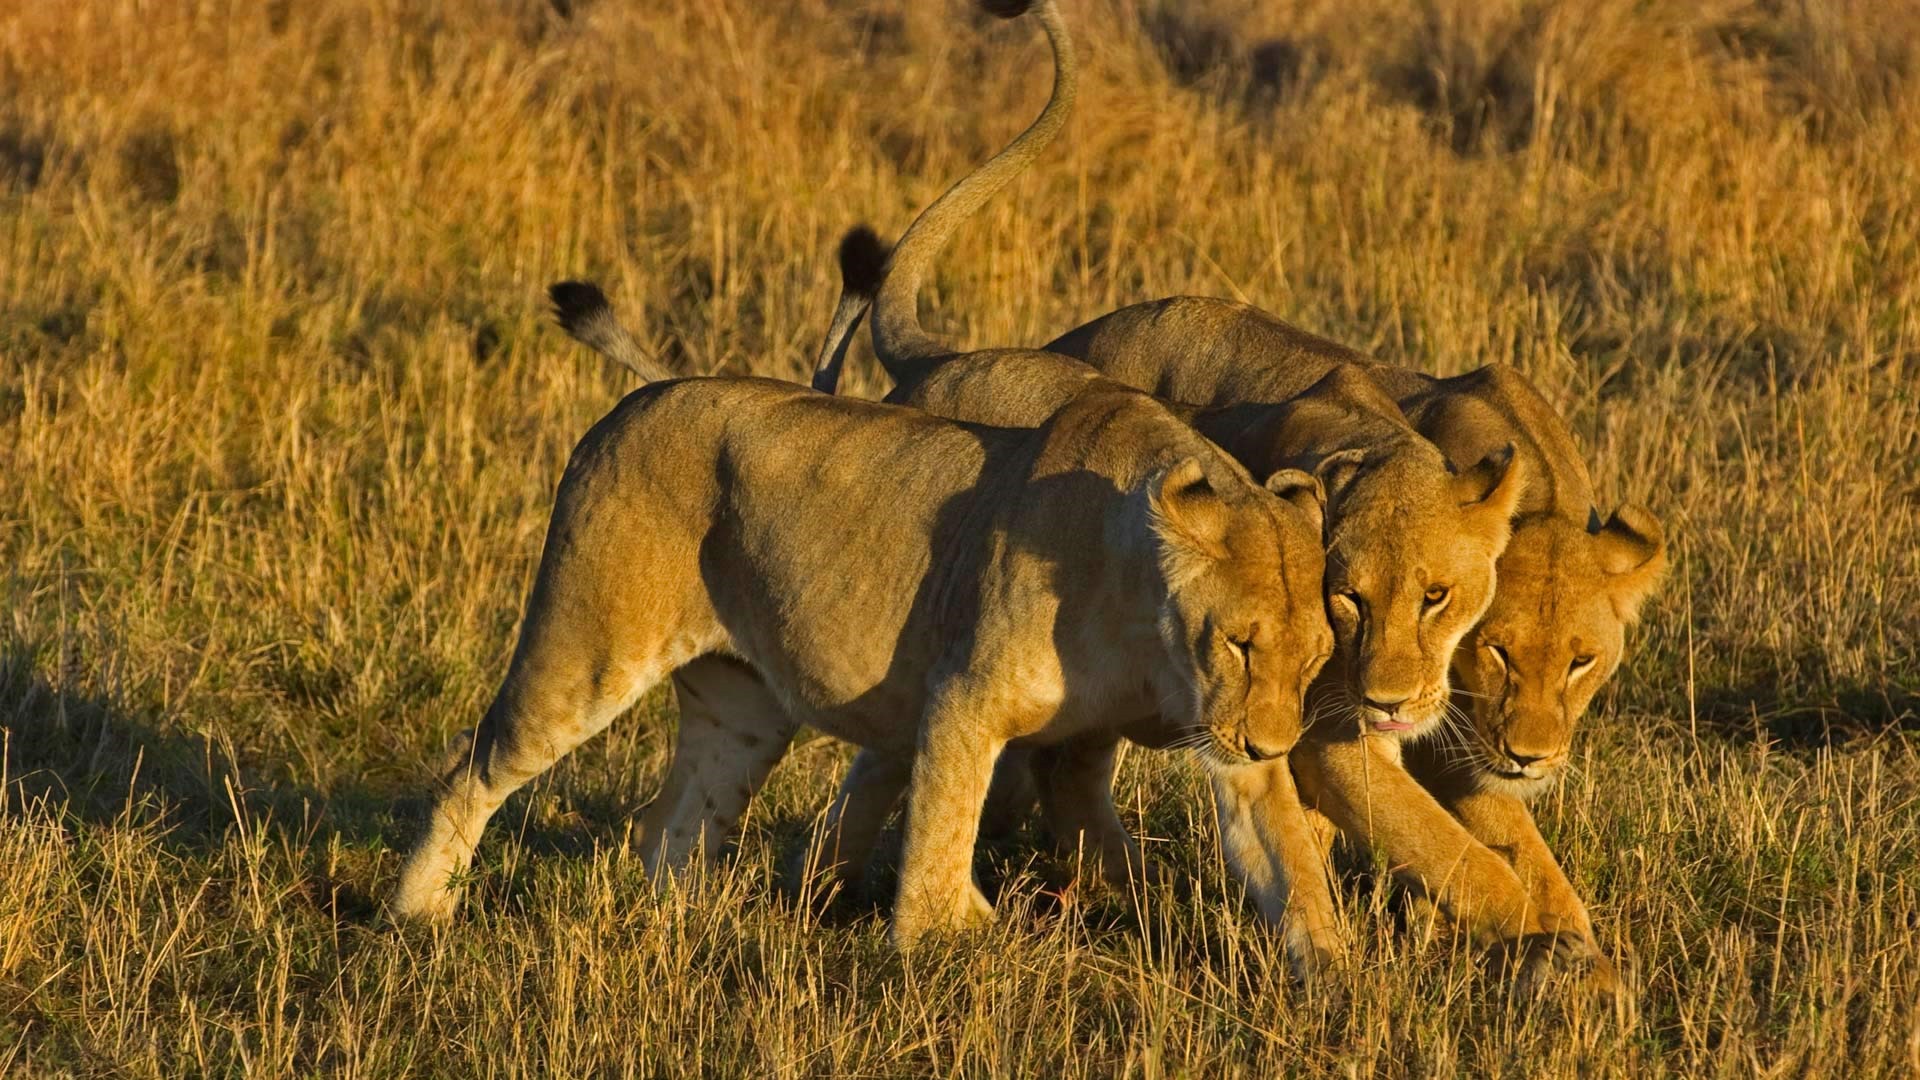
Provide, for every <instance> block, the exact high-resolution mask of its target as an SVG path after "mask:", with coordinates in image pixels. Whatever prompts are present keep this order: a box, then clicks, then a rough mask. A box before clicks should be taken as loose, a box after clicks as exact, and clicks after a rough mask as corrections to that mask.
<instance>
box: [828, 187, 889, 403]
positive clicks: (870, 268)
mask: <svg viewBox="0 0 1920 1080" xmlns="http://www.w3.org/2000/svg"><path fill="white" fill-rule="evenodd" d="M887 255H888V251H887V245H886V242H885V241H883V240H881V239H880V237H879V235H878V234H876V233H875V232H874V231H873V229H871V228H869V227H868V226H865V225H856V226H854V227H853V228H851V229H849V230H847V235H845V236H843V237H841V238H840V301H839V302H838V303H836V304H835V305H834V306H833V321H832V322H831V323H829V324H827V337H826V340H825V341H822V342H821V343H820V356H819V359H817V360H816V361H815V362H814V365H813V388H814V389H815V390H818V391H820V392H821V393H823V394H831V393H833V392H834V390H835V389H837V388H838V387H839V385H840V367H841V365H842V364H844V363H846V360H847V348H848V346H850V345H852V344H853V334H854V331H856V330H858V329H860V318H861V316H863V315H865V314H866V313H867V308H869V307H872V306H873V294H874V290H876V289H878V288H879V287H880V279H881V278H883V277H885V276H886V272H887Z"/></svg>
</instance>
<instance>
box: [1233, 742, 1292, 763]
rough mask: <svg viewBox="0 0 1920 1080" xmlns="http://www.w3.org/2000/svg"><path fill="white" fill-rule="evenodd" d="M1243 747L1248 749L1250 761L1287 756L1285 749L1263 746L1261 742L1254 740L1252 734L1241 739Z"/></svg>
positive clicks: (1269, 759) (1270, 759)
mask: <svg viewBox="0 0 1920 1080" xmlns="http://www.w3.org/2000/svg"><path fill="white" fill-rule="evenodd" d="M1241 749H1242V750H1245V751H1246V754H1247V760H1248V761H1272V760H1273V759H1274V758H1277V757H1285V756H1287V752H1286V751H1285V750H1274V749H1271V748H1269V747H1265V746H1261V745H1260V744H1259V743H1257V742H1254V741H1253V738H1252V736H1248V737H1247V738H1246V739H1244V740H1242V741H1241Z"/></svg>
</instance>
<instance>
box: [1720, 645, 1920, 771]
mask: <svg viewBox="0 0 1920 1080" xmlns="http://www.w3.org/2000/svg"><path fill="white" fill-rule="evenodd" d="M1763 672H1764V674H1762V675H1760V676H1757V677H1754V678H1749V679H1745V680H1742V681H1741V682H1739V683H1737V684H1734V685H1725V686H1712V687H1703V688H1702V689H1701V690H1700V692H1699V698H1698V702H1697V708H1698V713H1699V720H1700V723H1701V725H1702V727H1703V728H1710V729H1712V730H1713V731H1715V732H1716V733H1718V734H1721V735H1724V736H1727V737H1731V738H1736V739H1739V738H1745V739H1752V738H1758V737H1762V736H1764V737H1765V738H1767V739H1770V740H1772V741H1773V742H1774V743H1776V744H1778V746H1779V748H1780V749H1782V750H1787V751H1794V750H1809V751H1811V750H1821V749H1837V748H1841V747H1846V746H1849V745H1851V744H1854V743H1856V742H1859V741H1862V740H1871V739H1875V738H1878V737H1880V736H1882V735H1887V734H1892V733H1896V732H1904V733H1907V734H1920V683H1911V684H1906V685H1903V684H1902V683H1901V682H1900V681H1898V680H1897V679H1896V678H1885V679H1879V680H1871V679H1859V678H1849V677H1846V676H1843V675H1840V674H1839V673H1837V672H1835V671H1834V670H1833V667H1832V665H1831V664H1830V663H1829V662H1828V661H1827V658H1826V657H1824V656H1822V655H1819V654H1817V653H1805V654H1801V655H1799V656H1795V657H1792V658H1788V657H1785V656H1781V657H1777V658H1775V659H1774V660H1773V661H1772V662H1769V663H1767V664H1765V665H1764V666H1763ZM1788 673H1792V676H1791V677H1789V675H1788Z"/></svg>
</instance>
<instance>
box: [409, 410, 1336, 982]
mask: <svg viewBox="0 0 1920 1080" xmlns="http://www.w3.org/2000/svg"><path fill="white" fill-rule="evenodd" d="M1300 515H1301V511H1300V510H1299V509H1297V508H1296V507H1294V506H1293V505H1292V504H1290V503H1288V502H1287V501H1285V500H1283V499H1280V498H1278V497H1276V496H1275V495H1273V494H1272V493H1270V492H1268V491H1266V490H1265V489H1263V488H1261V487H1259V486H1258V485H1256V484H1254V483H1253V482H1252V481H1251V480H1250V479H1249V478H1248V476H1247V474H1246V472H1245V470H1243V469H1241V468H1240V467H1239V466H1238V465H1236V464H1235V463H1234V462H1233V461H1232V460H1231V459H1229V458H1227V457H1226V456H1225V455H1224V454H1221V453H1220V452H1219V451H1218V450H1216V449H1215V448H1214V447H1213V446H1212V445H1210V444H1209V443H1207V442H1206V441H1205V440H1204V439H1201V438H1199V437H1198V436H1196V435H1195V434H1193V432H1192V430H1191V429H1190V428H1188V427H1187V426H1186V425H1185V424H1182V423H1180V422H1179V421H1178V420H1177V419H1175V418H1174V417H1172V416H1170V415H1168V414H1167V412H1166V410H1164V409H1162V408H1161V407H1160V406H1158V405H1157V404H1155V403H1154V401H1153V400H1152V399H1151V398H1149V397H1147V396H1146V395H1144V394H1141V393H1138V392H1137V391H1133V390H1127V389H1124V388H1111V387H1108V388H1102V389H1099V390H1096V391H1094V392H1090V393H1088V394H1085V395H1082V396H1081V397H1079V398H1076V399H1075V400H1074V401H1072V402H1070V403H1068V404H1067V405H1066V406H1065V407H1063V408H1062V409H1060V410H1059V412H1057V413H1056V414H1055V415H1054V416H1053V417H1052V418H1051V419H1050V420H1049V421H1048V422H1047V423H1046V424H1045V425H1043V426H1041V427H1039V428H1037V429H1030V430H1004V429H994V428H983V427H976V426H970V425H963V424H957V423H953V422H950V421H946V420H940V419H936V418H934V417H930V416H928V415H926V414H924V413H920V412H916V411H913V410H909V409H902V408H896V407H891V406H886V405H879V404H873V403H867V402H858V401H849V400H844V399H838V398H832V397H828V396H825V395H822V394H818V393H815V392H814V391H812V390H808V389H806V388H803V387H798V386H794V385H791V384H786V383H780V382H774V381H770V380H765V379H748V378H702V379H683V380H676V381H670V382H663V383H655V384H653V385H650V386H648V387H646V388H644V389H642V390H639V391H637V392H635V393H634V394H632V395H629V396H628V397H627V398H626V400H624V401H623V402H621V403H620V405H619V406H618V407H616V408H615V409H614V411H613V412H612V413H610V414H609V415H608V416H607V417H606V418H605V419H603V420H601V421H600V422H599V423H598V424H596V425H595V426H594V427H593V429H592V430H591V431H589V432H588V433H587V435H586V437H585V438H584V439H582V440H581V442H580V444H579V446H578V447H577V448H576V449H575V450H574V453H573V456H572V458H571V460H570V461H569V462H568V465H567V470H566V473H565V476H564V477H563V479H562V480H561V483H560V489H559V492H558V494H557V495H556V497H555V505H554V512H553V519H552V523H551V525H550V527H549V530H548V534H547V541H546V549H545V551H544V553H543V555H542V557H541V564H540V570H539V574H538V576H537V578H536V581H535V584H534V588H533V593H532V596H531V598H530V599H529V601H528V604H527V612H526V618H525V621H524V622H523V624H522V627H521V631H520V641H519V645H518V646H517V647H516V648H515V650H514V655H513V660H512V663H511V665H510V667H509V669H508V673H507V678H506V681H505V683H504V684H503V685H502V686H501V689H500V692H499V695H498V696H497V697H496V698H495V700H494V703H493V706H492V707H491V708H490V709H489V710H488V711H487V714H486V716H485V717H484V719H482V721H481V723H480V726H479V728H478V729H477V730H476V731H475V732H474V733H473V734H472V737H471V739H470V740H469V741H467V742H465V743H464V744H463V745H462V746H461V747H460V748H459V749H458V750H457V751H456V753H455V754H454V755H453V760H452V761H451V762H450V764H449V766H448V768H447V770H446V772H445V773H444V775H443V777H442V788H441V792H440V795H439V798H438V800H437V803H436V805H435V807H434V809H433V811H432V813H431V817H430V820H429V823H428V826H427V830H426V833H425V835H424V836H423V837H422V839H421V840H420V842H419V844H418V846H417V847H416V848H415V850H414V852H413V854H412V856H411V857H410V858H409V859H408V861H407V864H406V867H405V869H404V871H403V873H402V876H401V880H400V883H399V887H398V890H397V892H396V894H395V896H394V898H393V903H392V906H393V909H394V910H395V911H396V912H398V913H400V914H402V915H424V916H445V915H447V914H448V913H449V912H450V911H451V908H452V905H453V904H454V902H455V899H456V891H457V887H456V885H455V884H454V882H453V880H452V877H453V875H455V874H456V873H458V872H459V871H461V870H463V869H464V868H465V867H466V866H467V864H468V862H469V860H470V859H471V857H472V853H473V846H474V842H475V841H476V840H477V839H478V836H479V833H480V831H481V829H482V827H483V826H484V825H485V824H486V822H487V819H488V818H489V817H490V816H491V815H492V814H493V812H494V811H495V810H496V809H497V808H498V807H499V806H500V804H501V802H502V800H504V799H505V798H506V796H507V795H508V794H509V793H511V792H512V791H514V790H515V789H516V788H518V787H520V786H521V785H522V784H524V783H526V782H527V781H528V780H530V779H532V778H533V777H534V776H536V775H538V774H539V773H540V772H542V771H544V770H545V769H546V768H548V767H549V766H551V765H552V764H553V763H554V762H555V761H556V760H558V759H559V758H560V756H561V755H563V754H565V753H566V752H568V751H569V750H571V749H573V748H574V747H575V746H577V745H579V744H580V743H581V742H582V741H584V740H585V739H587V738H588V737H590V736H592V735H593V734H595V733H596V732H598V731H599V730H600V729H601V728H603V727H605V726H606V725H607V724H608V723H609V722H610V721H611V720H612V719H613V718H614V717H615V716H617V715H619V713H620V712H621V711H622V710H624V709H625V708H626V707H627V706H628V705H630V704H631V703H632V702H633V701H634V700H635V699H636V698H638V697H639V696H640V695H641V694H642V693H644V692H645V691H646V690H647V689H648V688H650V687H651V686H653V685H655V684H656V683H658V682H659V681H660V680H661V679H663V678H666V677H667V676H668V675H670V674H673V673H675V672H679V673H680V674H681V675H682V676H683V677H684V678H688V679H690V680H691V681H692V685H694V686H695V687H696V693H698V688H699V687H701V686H705V687H711V688H715V690H716V692H715V693H714V694H713V695H712V697H713V699H714V700H712V701H710V702H709V704H710V705H711V706H712V707H711V708H709V709H704V710H690V711H689V712H687V713H686V714H685V715H683V717H682V725H681V728H680V732H679V736H678V740H677V743H676V747H675V752H674V760H673V765H672V767H671V770H670V772H669V774H668V776H667V779H666V782H665V785H664V787H663V789H662V794H661V795H660V796H659V797H658V798H656V799H655V800H654V802H653V804H652V805H651V806H650V807H649V808H648V811H647V813H646V815H645V821H644V823H643V834H642V836H643V843H644V844H645V849H644V850H645V854H646V862H647V866H648V869H649V870H650V871H653V872H658V871H660V870H663V869H667V868H672V867H676V866H680V865H683V864H684V863H685V861H686V860H687V859H688V858H689V857H690V856H691V854H692V853H693V851H694V850H695V849H696V848H697V847H698V846H699V845H701V844H702V843H705V844H706V845H707V846H708V849H709V850H711V849H712V847H714V846H716V845H717V843H718V841H719V840H720V838H721V835H722V834H723V833H724V831H725V830H726V829H728V828H729V827H730V826H731V825H732V824H733V823H734V821H735V820H736V818H737V817H738V815H739V814H740V813H741V811H742V810H743V809H744V808H745V806H746V803H747V801H748V799H749V798H750V797H751V796H752V794H753V792H754V790H755V789H756V788H758V787H759V785H760V784H761V782H762V781H763V780H764V779H765V777H766V775H767V773H768V771H769V770H770V769H771V768H772V767H773V765H774V764H775V763H776V762H777V761H778V760H779V759H780V757H781V755H782V753H783V752H784V749H785V747H786V744H787V741H788V739H789V737H790V736H791V735H792V734H793V732H794V730H795V729H796V727H797V726H798V725H800V724H809V725H812V726H814V727H817V728H819V729H820V730H823V731H826V732H829V733H831V734H834V735H837V736H839V737H841V738H844V739H847V740H849V741H851V742H855V743H858V744H860V745H861V746H865V747H870V748H872V749H873V750H874V751H876V752H877V753H879V754H881V755H883V756H885V757H888V758H892V759H895V760H899V761H903V762H904V761H911V763H912V765H911V768H912V781H911V788H910V791H909V824H908V831H907V843H906V853H905V859H904V865H903V867H902V872H901V886H900V893H899V898H898V900H897V902H896V904H895V908H894V926H893V933H894V936H895V939H896V940H897V941H898V942H900V943H902V944H906V943H910V942H911V941H913V940H914V939H915V938H916V937H918V936H919V935H920V934H921V933H922V932H924V931H927V930H930V929H940V928H949V927H956V926H959V925H961V924H963V923H965V922H967V921H969V920H971V919H973V918H975V917H977V916H979V915H980V914H982V913H984V912H985V910H986V907H985V903H984V901H983V900H982V898H981V896H980V894H979V893H978V891H977V890H976V889H975V888H974V886H973V884H972V879H971V858H972V850H973V842H974V833H975V825H976V822H977V821H978V818H979V813H980V805H981V801H982V799H983V798H984V796H985V794H986V790H987V783H988V778H989V776H990V775H991V773H992V770H993V763H994V759H995V757H996V756H997V755H998V754H999V752H1000V749H1001V747H1003V746H1005V745H1006V744H1007V743H1008V742H1009V741H1011V740H1015V739H1020V740H1026V741H1028V742H1032V743H1035V744H1043V745H1044V744H1048V743H1058V742H1063V741H1067V740H1071V739H1075V738H1084V737H1087V736H1089V735H1092V734H1096V733H1100V732H1105V731H1109V730H1113V731H1119V732H1123V733H1124V734H1126V735H1127V736H1129V737H1132V738H1135V739H1137V740H1139V741H1143V742H1149V743H1157V744H1168V743H1175V742H1178V743H1183V744H1188V745H1193V746H1195V747H1196V748H1198V749H1200V750H1201V751H1202V752H1203V754H1204V756H1205V757H1206V758H1207V759H1208V760H1210V761H1212V762H1214V763H1215V764H1217V765H1219V766H1220V767H1228V766H1230V764H1231V763H1234V762H1241V763H1245V762H1251V761H1262V760H1273V759H1276V758H1278V757H1281V756H1284V755H1285V754H1286V753H1287V751H1288V750H1290V749H1291V748H1292V746H1293V743H1294V742H1295V740H1296V739H1297V737H1298V734H1299V728H1300V716H1301V695H1302V694H1303V692H1304V691H1305V688H1306V685H1307V683H1308V681H1309V680H1310V679H1311V677H1312V676H1313V674H1314V666H1315V665H1314V661H1315V659H1316V656H1317V655H1318V653H1319V650H1315V649H1312V648H1308V649H1304V650H1302V649H1298V648H1294V647H1292V646H1293V645H1294V644H1295V642H1296V639H1297V637H1298V635H1299V634H1300V633H1303V632H1304V633H1306V634H1308V635H1312V634H1313V633H1314V632H1315V628H1316V627H1318V633H1320V634H1322V635H1324V634H1326V633H1327V631H1326V629H1325V626H1324V617H1323V616H1322V615H1321V614H1320V611H1319V598H1318V596H1317V592H1316V590H1315V589H1314V587H1313V582H1314V581H1315V580H1317V578H1318V576H1319V574H1320V571H1321V565H1320V556H1319V553H1318V551H1317V550H1315V549H1314V546H1313V545H1312V543H1311V535H1312V534H1311V532H1309V531H1308V530H1309V524H1308V522H1306V521H1305V520H1304V519H1302V518H1301V516H1300ZM1303 536H1304V537H1305V538H1306V542H1304V543H1303V542H1302V537H1303ZM1096 553H1097V557H1090V556H1095V555H1096ZM850 554H851V555H852V556H854V558H853V559H852V560H849V555H850ZM849 565H853V566H856V567H857V569H856V570H855V571H854V572H851V573H849V572H848V571H847V568H848V566H849ZM1278 643H1284V644H1285V646H1287V647H1276V644H1278ZM749 676H750V677H749ZM683 696H684V695H683Z"/></svg>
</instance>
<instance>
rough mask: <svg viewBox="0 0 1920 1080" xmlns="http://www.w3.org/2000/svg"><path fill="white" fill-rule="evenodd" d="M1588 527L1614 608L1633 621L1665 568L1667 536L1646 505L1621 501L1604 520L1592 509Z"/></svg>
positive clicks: (1637, 616)
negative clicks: (1605, 576) (1604, 521)
mask: <svg viewBox="0 0 1920 1080" xmlns="http://www.w3.org/2000/svg"><path fill="white" fill-rule="evenodd" d="M1587 531H1588V532H1590V533H1591V534H1592V535H1593V542H1594V545H1595V552H1596V556H1597V558H1598V560H1599V563H1600V569H1601V570H1602V571H1603V572H1605V573H1606V575H1607V590H1608V593H1609V594H1610V595H1611V596H1612V598H1613V608H1614V610H1615V611H1617V612H1619V613H1620V617H1621V618H1622V619H1625V620H1626V621H1627V622H1633V621H1634V620H1635V619H1637V618H1639V616H1640V605H1641V604H1643V603H1645V602H1646V599H1647V597H1648V596H1650V595H1652V593H1653V589H1654V586H1656V585H1658V584H1660V578H1661V577H1662V576H1663V575H1665V573H1666V571H1667V536H1666V532H1665V531H1664V530H1663V529H1661V528H1660V520H1659V519H1658V518H1656V517H1654V516H1653V512H1652V511H1650V510H1648V509H1647V508H1646V507H1643V506H1638V505H1636V504H1634V503H1621V504H1620V508H1619V509H1617V510H1615V511H1614V512H1613V516H1612V517H1610V518H1608V519H1607V520H1606V523H1605V524H1601V522H1600V515H1599V513H1598V512H1597V511H1596V512H1594V513H1593V514H1592V515H1591V517H1590V518H1589V522H1588V526H1587Z"/></svg>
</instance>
